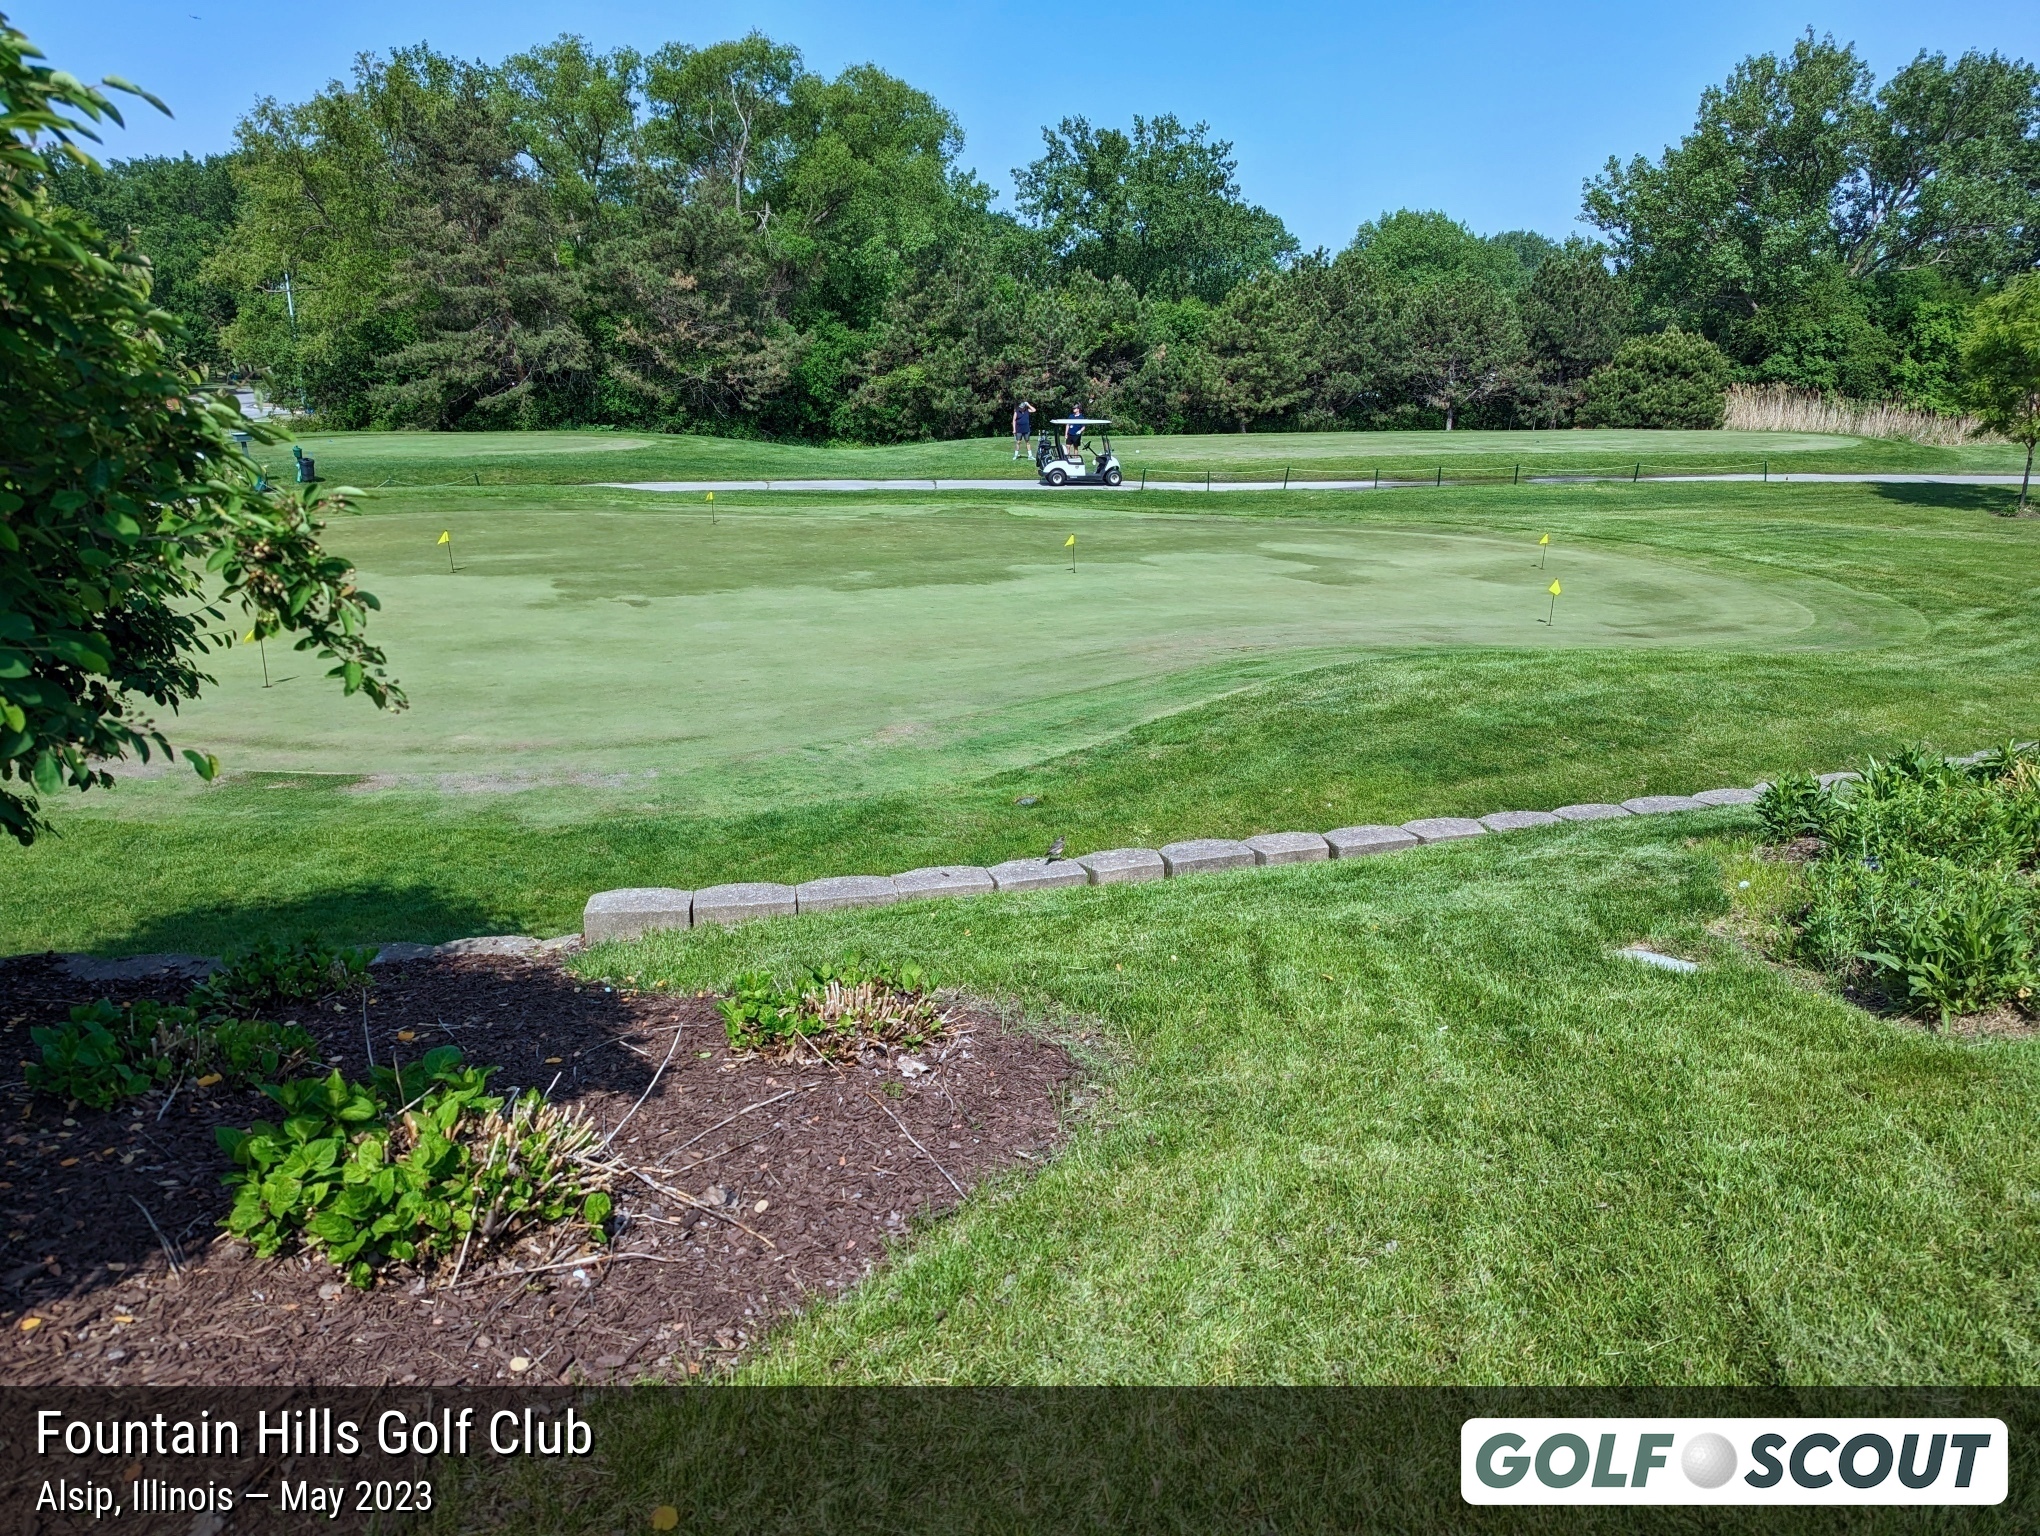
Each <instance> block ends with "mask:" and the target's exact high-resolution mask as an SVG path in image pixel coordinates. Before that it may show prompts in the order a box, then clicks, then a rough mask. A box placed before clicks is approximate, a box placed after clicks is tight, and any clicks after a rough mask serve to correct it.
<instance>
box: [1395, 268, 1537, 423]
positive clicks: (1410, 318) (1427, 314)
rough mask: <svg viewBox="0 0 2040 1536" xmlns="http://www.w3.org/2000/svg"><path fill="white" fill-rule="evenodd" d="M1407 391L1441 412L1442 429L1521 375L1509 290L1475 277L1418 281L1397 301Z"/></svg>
mask: <svg viewBox="0 0 2040 1536" xmlns="http://www.w3.org/2000/svg"><path fill="white" fill-rule="evenodd" d="M1402 308H1403V332H1404V337H1405V345H1406V348H1407V350H1406V351H1405V353H1404V358H1403V370H1404V376H1405V378H1406V380H1407V382H1408V388H1409V391H1410V393H1411V394H1412V395H1413V396H1415V397H1416V398H1417V399H1418V400H1421V401H1422V402H1423V403H1424V404H1426V405H1428V406H1430V407H1431V408H1432V409H1434V410H1438V411H1442V412H1444V414H1445V430H1446V431H1447V432H1450V431H1452V430H1453V428H1454V427H1456V426H1457V425H1458V424H1459V418H1460V416H1461V415H1462V414H1463V413H1464V412H1465V411H1466V410H1467V409H1468V408H1469V407H1474V406H1480V405H1485V404H1487V403H1488V402H1489V401H1492V400H1496V399H1498V398H1500V397H1502V396H1504V395H1507V394H1509V393H1510V392H1512V391H1513V390H1515V389H1516V388H1518V387H1519V385H1520V384H1521V382H1522V365H1523V361H1524V356H1523V333H1522V330H1521V328H1520V327H1519V326H1518V324H1517V321H1516V312H1515V307H1514V306H1513V305H1512V304H1510V302H1509V299H1508V295H1507V294H1505V293H1503V292H1502V290H1501V289H1499V288H1497V287H1495V286H1494V284H1492V283H1489V282H1484V281H1482V280H1481V279H1479V278H1477V277H1458V278H1449V279H1446V280H1444V281H1442V282H1435V283H1424V284H1422V285H1420V286H1419V287H1417V288H1414V289H1412V290H1411V291H1410V293H1409V294H1408V296H1407V297H1406V298H1405V300H1404V301H1403V306H1402Z"/></svg>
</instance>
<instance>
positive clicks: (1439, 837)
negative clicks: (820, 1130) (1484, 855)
mask: <svg viewBox="0 0 2040 1536" xmlns="http://www.w3.org/2000/svg"><path fill="white" fill-rule="evenodd" d="M1403 831H1405V832H1407V833H1409V834H1410V835H1411V836H1412V837H1415V838H1417V839H1419V840H1420V841H1422V842H1426V843H1446V842H1450V841H1451V840H1452V839H1453V838H1455V837H1479V836H1480V835H1481V834H1482V833H1484V832H1486V831H1487V828H1486V827H1484V826H1482V825H1481V824H1480V823H1479V822H1477V821H1475V820H1474V819H1473V818H1472V817H1471V816H1419V817H1418V818H1417V819H1416V820H1415V821H1406V822H1404V823H1403Z"/></svg>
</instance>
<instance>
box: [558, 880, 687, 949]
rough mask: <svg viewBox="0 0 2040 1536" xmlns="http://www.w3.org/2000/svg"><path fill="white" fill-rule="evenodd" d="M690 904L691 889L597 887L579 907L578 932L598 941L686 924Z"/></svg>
mask: <svg viewBox="0 0 2040 1536" xmlns="http://www.w3.org/2000/svg"><path fill="white" fill-rule="evenodd" d="M693 908H694V892H692V891H676V890H671V889H669V888H668V887H666V886H663V885H651V886H641V887H638V888H635V889H631V890H622V891H597V892H596V893H595V894H594V895H593V896H590V897H589V898H588V905H587V906H585V907H583V908H582V909H581V936H582V937H583V938H585V939H586V940H587V941H588V942H589V943H590V944H600V943H601V942H602V941H603V940H604V939H634V938H636V937H637V936H638V935H639V934H641V933H649V932H651V931H652V930H653V929H654V928H686V927H689V926H691V925H692V923H693V915H692V914H693Z"/></svg>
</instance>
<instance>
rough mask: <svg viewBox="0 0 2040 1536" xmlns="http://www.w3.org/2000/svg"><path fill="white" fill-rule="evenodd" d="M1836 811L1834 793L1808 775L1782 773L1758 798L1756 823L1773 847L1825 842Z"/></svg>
mask: <svg viewBox="0 0 2040 1536" xmlns="http://www.w3.org/2000/svg"><path fill="white" fill-rule="evenodd" d="M1836 809H1837V803H1836V800H1835V796H1834V792H1833V791H1832V790H1830V789H1829V788H1828V787H1827V786H1826V785H1824V784H1822V783H1821V781H1820V780H1819V779H1817V778H1815V777H1814V776H1813V775H1812V774H1810V773H1781V774H1779V775H1778V777H1777V778H1776V779H1775V780H1773V781H1772V782H1771V783H1769V784H1767V785H1765V786H1764V792H1763V793H1762V794H1761V795H1759V796H1758V797H1757V820H1758V821H1759V822H1761V823H1762V824H1763V828H1764V835H1765V836H1766V837H1767V838H1769V839H1770V840H1771V841H1772V842H1774V843H1788V842H1791V841H1792V840H1793V839H1795V838H1801V837H1817V838H1823V839H1824V838H1826V836H1827V835H1828V831H1829V829H1830V828H1831V827H1832V826H1833V824H1834V818H1835V812H1836Z"/></svg>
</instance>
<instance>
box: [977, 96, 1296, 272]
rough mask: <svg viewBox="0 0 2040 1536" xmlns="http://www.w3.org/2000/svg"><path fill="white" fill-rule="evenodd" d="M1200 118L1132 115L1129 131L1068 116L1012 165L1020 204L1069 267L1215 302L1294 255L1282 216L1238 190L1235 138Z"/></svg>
mask: <svg viewBox="0 0 2040 1536" xmlns="http://www.w3.org/2000/svg"><path fill="white" fill-rule="evenodd" d="M1209 132H1210V129H1209V127H1208V125H1206V124H1204V123H1195V124H1192V125H1191V126H1190V127H1187V128H1186V127H1184V126H1183V124H1182V122H1181V121H1179V120H1178V119H1177V118H1175V117H1173V116H1171V115H1169V114H1167V113H1164V114H1162V115H1161V116H1159V117H1152V118H1145V117H1136V118H1135V119H1134V120H1133V132H1132V133H1131V134H1127V133H1122V132H1121V131H1120V130H1118V129H1117V128H1093V127H1092V126H1091V124H1090V123H1089V122H1088V121H1086V120H1085V119H1084V118H1081V117H1066V118H1064V119H1063V120H1062V122H1061V124H1060V125H1058V126H1057V127H1055V128H1052V129H1051V128H1044V129H1043V130H1042V133H1041V137H1042V142H1043V145H1044V153H1043V154H1042V156H1041V158H1040V159H1039V160H1036V161H1034V162H1033V163H1032V164H1031V165H1028V166H1026V167H1024V168H1022V169H1019V170H1016V171H1014V173H1013V179H1014V182H1015V184H1016V186H1017V188H1018V196H1017V202H1018V205H1019V208H1020V211H1021V213H1022V214H1023V215H1024V216H1025V217H1026V218H1027V219H1028V220H1029V221H1030V222H1031V223H1032V224H1033V225H1034V226H1035V227H1036V228H1037V229H1039V230H1040V231H1041V232H1042V234H1043V235H1044V237H1045V238H1046V240H1047V242H1048V245H1049V248H1050V250H1051V251H1052V252H1053V253H1054V256H1055V259H1056V260H1057V261H1058V262H1060V263H1061V264H1062V266H1063V267H1064V269H1065V270H1069V271H1084V272H1090V273H1092V274H1093V275H1095V276H1097V277H1100V278H1103V279H1106V280H1108V281H1109V280H1110V279H1112V278H1115V277H1118V278H1124V279H1125V280H1126V281H1127V282H1128V283H1129V284H1131V285H1132V287H1133V289H1134V291H1135V292H1136V293H1138V294H1140V295H1142V296H1143V297H1155V298H1164V299H1177V298H1184V297H1188V296H1194V297H1196V298H1200V299H1202V300H1204V301H1205V302H1206V303H1208V304H1216V303H1218V302H1219V301H1220V300H1221V299H1223V298H1224V297H1225V296H1226V295H1227V294H1228V293H1230V292H1231V291H1232V290H1233V289H1234V288H1235V287H1237V286H1238V285H1239V284H1240V283H1243V282H1245V281H1246V280H1247V279H1248V278H1250V277H1252V276H1254V275H1255V274H1256V273H1260V272H1268V271H1273V270H1275V269H1277V268H1279V267H1280V266H1282V265H1283V264H1284V263H1286V262H1287V261H1288V260H1289V259H1290V258H1291V257H1293V256H1294V255H1295V254H1296V241H1295V240H1294V239H1293V238H1292V237H1291V235H1290V234H1289V231H1288V230H1286V229H1285V228H1283V226H1282V221H1281V220H1280V219H1278V218H1276V217H1275V215H1274V214H1272V213H1269V212H1268V211H1267V210H1266V209H1264V208H1259V207H1256V206H1254V205H1252V204H1250V203H1248V202H1247V201H1246V199H1245V198H1244V197H1242V196H1241V195H1240V189H1239V184H1238V182H1237V181H1235V180H1234V172H1235V170H1236V169H1237V164H1236V162H1235V161H1234V159H1233V154H1232V145H1230V144H1228V143H1226V142H1225V141H1223V140H1220V139H1213V138H1210V137H1209Z"/></svg>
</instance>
